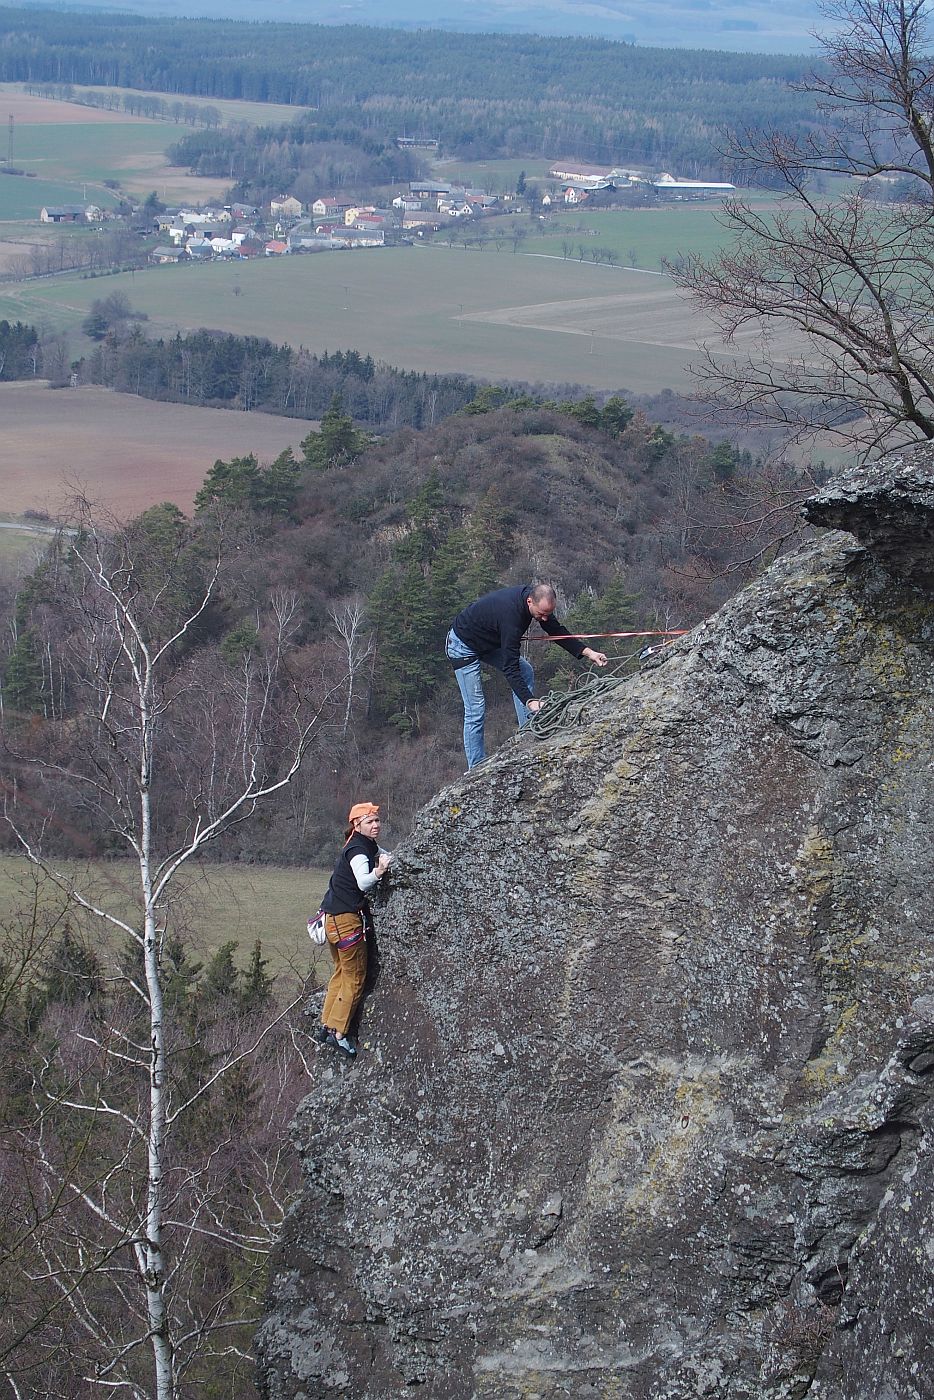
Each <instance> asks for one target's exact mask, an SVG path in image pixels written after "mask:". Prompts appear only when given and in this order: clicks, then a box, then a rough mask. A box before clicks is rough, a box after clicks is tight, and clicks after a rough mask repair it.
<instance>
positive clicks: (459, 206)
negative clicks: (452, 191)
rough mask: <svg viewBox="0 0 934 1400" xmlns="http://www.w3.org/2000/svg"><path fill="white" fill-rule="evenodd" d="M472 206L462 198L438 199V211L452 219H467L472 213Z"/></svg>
mask: <svg viewBox="0 0 934 1400" xmlns="http://www.w3.org/2000/svg"><path fill="white" fill-rule="evenodd" d="M473 212H474V211H473V207H472V206H471V205H470V204H468V203H467V201H466V200H464V199H459V198H455V197H454V196H453V195H452V196H451V198H450V199H439V200H438V213H439V214H447V215H448V216H449V218H452V219H467V218H469V217H470V215H471V214H472V213H473Z"/></svg>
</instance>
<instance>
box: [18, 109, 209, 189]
mask: <svg viewBox="0 0 934 1400" xmlns="http://www.w3.org/2000/svg"><path fill="white" fill-rule="evenodd" d="M188 129H189V128H187V127H177V126H175V125H173V124H172V123H170V122H141V121H135V122H130V121H126V122H121V121H114V122H112V123H103V122H102V123H98V124H92V123H90V122H89V123H87V124H85V123H83V122H80V121H71V122H66V123H62V124H61V125H59V124H57V123H56V124H55V125H52V124H48V125H41V126H40V125H36V126H25V125H21V126H19V127H18V128H17V131H16V159H15V162H14V163H15V164H16V165H22V166H24V167H25V168H26V169H27V170H34V171H35V172H36V174H37V175H38V176H39V177H40V178H41V179H50V180H67V181H68V182H69V183H70V184H71V185H72V186H75V185H77V184H78V183H79V182H82V181H87V182H88V183H89V184H90V183H102V182H103V181H104V180H108V179H116V180H120V179H122V177H123V176H124V175H125V174H127V173H129V174H138V173H140V172H141V171H142V170H144V169H145V168H146V167H147V165H149V164H152V162H153V160H154V158H159V159H160V160H161V158H162V157H164V155H165V152H166V149H167V148H168V147H169V146H171V145H172V144H173V142H175V141H177V140H178V139H179V136H180V135H183V134H184V133H185V132H186V131H187V130H188Z"/></svg>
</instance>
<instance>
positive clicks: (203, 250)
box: [185, 234, 214, 262]
mask: <svg viewBox="0 0 934 1400" xmlns="http://www.w3.org/2000/svg"><path fill="white" fill-rule="evenodd" d="M185 252H186V253H187V254H188V256H189V257H190V258H195V259H196V260H200V261H202V262H204V261H206V260H207V259H208V258H210V257H213V255H214V253H213V249H212V248H211V240H210V238H202V237H201V235H200V234H193V235H192V237H191V238H189V240H188V242H187V243H186V244H185Z"/></svg>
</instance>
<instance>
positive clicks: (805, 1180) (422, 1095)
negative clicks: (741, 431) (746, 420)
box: [259, 447, 934, 1400]
mask: <svg viewBox="0 0 934 1400" xmlns="http://www.w3.org/2000/svg"><path fill="white" fill-rule="evenodd" d="M887 461H888V465H887V466H886V463H885V462H883V463H882V464H879V465H877V467H876V468H874V469H872V471H871V472H867V473H865V474H864V475H863V476H862V477H860V476H859V475H858V474H852V475H851V476H850V477H848V478H844V480H843V482H842V483H841V484H838V485H836V486H835V487H834V488H831V489H828V491H825V492H822V493H821V494H820V495H819V496H818V497H817V498H815V499H814V501H813V502H812V503H810V504H809V506H808V515H809V518H810V519H811V520H812V521H814V522H820V523H825V524H833V525H837V526H839V525H843V526H845V528H846V530H847V531H852V533H842V532H841V531H840V530H839V529H835V530H833V531H831V532H829V533H825V534H821V535H819V536H818V537H816V538H814V539H812V540H810V541H809V542H807V543H806V544H804V545H803V546H802V547H801V548H800V549H798V550H797V551H796V552H795V553H793V554H790V555H788V556H787V557H784V558H782V559H780V560H779V561H778V562H777V563H776V564H775V565H774V566H773V567H772V568H771V569H770V570H769V571H768V572H767V573H765V574H764V575H763V576H762V577H760V578H759V579H758V580H756V581H755V582H754V583H753V584H752V585H751V586H750V587H748V588H747V589H745V590H744V591H743V592H742V593H741V594H739V595H738V596H737V597H735V598H734V599H733V600H732V601H731V602H730V603H729V604H728V605H727V606H726V607H724V608H723V609H722V610H721V611H720V612H719V613H718V614H717V615H716V616H714V617H713V618H711V619H709V620H708V621H707V622H706V623H704V624H703V625H702V626H700V627H698V628H696V629H695V630H694V632H693V633H691V635H690V636H688V637H686V638H684V639H682V640H681V641H680V642H678V643H677V644H675V645H673V646H672V647H670V648H668V649H666V651H665V653H664V655H663V656H662V658H661V659H660V660H659V661H658V662H656V663H654V664H650V665H649V666H648V667H647V668H646V669H645V670H644V671H643V672H642V673H640V674H639V675H638V676H636V677H634V679H633V680H632V682H631V683H630V684H629V685H628V686H626V687H625V688H624V689H623V690H621V691H619V692H617V693H615V694H614V695H613V696H612V697H609V698H607V699H606V700H605V701H603V702H601V703H600V704H595V705H594V707H593V709H592V712H591V713H590V715H589V716H588V723H587V724H586V725H584V726H582V727H581V728H579V729H577V730H576V731H575V732H574V733H573V734H568V735H565V736H562V737H559V738H553V739H549V740H547V741H546V742H544V743H536V742H534V741H533V740H532V739H530V737H529V736H527V735H520V736H518V737H517V738H516V739H515V740H513V741H510V742H509V743H508V744H507V745H506V746H505V747H504V748H503V749H502V750H501V751H500V753H499V754H497V755H496V756H495V757H494V758H493V759H491V760H490V761H489V762H488V763H487V764H485V765H484V766H483V767H482V768H480V769H478V770H475V771H474V772H473V773H471V774H470V775H468V776H467V777H465V778H464V779H463V780H462V781H461V782H459V783H458V784H456V785H453V786H452V787H450V788H447V789H446V790H445V791H443V792H441V793H439V794H438V796H437V798H436V799H435V801H434V802H433V803H432V804H431V805H430V806H429V807H427V808H426V809H425V810H424V811H423V813H422V814H421V816H420V818H419V821H418V823H417V825H416V828H415V830H414V832H413V833H412V836H411V838H410V839H409V840H408V841H407V842H406V843H405V844H404V845H403V847H402V848H401V849H400V852H399V867H398V871H397V873H396V874H395V875H394V877H393V881H394V887H393V890H392V892H391V893H390V895H389V897H388V898H387V899H386V901H385V902H384V904H383V905H382V906H381V908H380V909H379V910H378V921H377V928H378V938H379V946H380V953H381V971H380V977H379V981H378V983H377V985H376V987H375V988H374V990H373V992H372V994H371V995H370V997H369V999H368V1002H367V1006H366V1011H365V1016H364V1021H363V1026H362V1053H361V1056H360V1060H359V1062H358V1064H356V1065H355V1066H353V1067H352V1068H347V1067H345V1066H343V1065H341V1064H339V1063H337V1062H336V1061H335V1060H334V1059H333V1058H329V1057H328V1054H327V1052H322V1053H321V1054H320V1055H319V1056H318V1057H317V1059H316V1061H315V1071H316V1078H315V1081H314V1084H313V1087H312V1092H311V1093H310V1094H309V1096H308V1098H307V1099H306V1100H305V1102H304V1103H303V1105H302V1107H301V1109H300V1112H299V1115H298V1118H297V1121H296V1124H295V1141H296V1145H297V1147H298V1150H299V1152H300V1153H301V1157H302V1162H303V1166H304V1172H305V1182H306V1185H305V1190H304V1193H303V1195H302V1197H301V1199H300V1200H299V1201H298V1202H297V1203H296V1205H295V1206H294V1208H293V1210H292V1211H291V1213H290V1215H289V1217H288V1219H287V1221H286V1224H285V1227H284V1230H283V1234H282V1239H281V1241H280V1244H279V1247H278V1250H277V1254H276V1257H275V1259H274V1263H273V1269H272V1274H271V1286H270V1295H269V1306H268V1314H267V1318H266V1321H265V1323H264V1325H263V1327H262V1329H261V1333H260V1337H259V1356H260V1377H261V1384H262V1386H263V1387H264V1393H265V1394H266V1395H267V1396H268V1397H269V1398H270V1400H287V1398H288V1400H299V1397H304V1398H305V1400H311V1397H337V1396H344V1397H354V1400H388V1397H397V1396H399V1395H401V1394H407V1393H409V1390H410V1388H411V1389H413V1390H414V1389H417V1390H418V1391H419V1393H421V1394H425V1395H430V1396H435V1397H449V1398H450V1400H460V1397H464V1400H466V1397H474V1396H477V1397H490V1400H493V1397H495V1400H519V1397H527V1398H529V1400H530V1398H531V1397H534V1396H537V1397H541V1398H542V1400H544V1398H545V1397H549V1400H550V1397H556V1396H573V1397H575V1400H578V1398H579V1397H587V1396H594V1397H596V1396H599V1397H619V1398H620V1400H687V1397H692V1400H693V1397H695V1396H698V1395H702V1396H708V1397H722V1400H727V1397H729V1400H740V1397H743V1398H744V1400H772V1398H773V1397H774V1400H779V1397H782V1400H785V1398H787V1400H791V1397H796V1396H804V1395H805V1394H806V1395H808V1396H809V1397H812V1400H881V1397H886V1400H926V1397H930V1396H931V1395H932V1393H934V1391H932V1383H931V1379H930V1378H931V1376H932V1375H934V1343H932V1341H931V1339H930V1332H931V1327H930V1319H931V1317H932V1314H934V1248H932V1245H931V1240H932V1238H934V1205H932V1202H934V1191H932V1185H934V1183H932V1151H931V1132H932V1102H931V1086H932V1082H934V995H932V992H934V983H932V962H934V953H932V939H931V934H932V923H934V918H932V912H931V903H932V901H931V897H930V883H931V869H932V863H934V862H932V857H934V831H932V815H931V814H932V810H934V801H932V799H934V777H932V774H934V592H932V589H934V569H931V535H930V530H931V524H930V519H929V518H928V516H927V515H926V514H925V512H929V511H934V455H932V451H931V449H929V448H926V447H925V448H921V449H919V450H918V451H917V452H916V453H915V454H914V455H911V454H908V453H905V454H900V455H899V456H898V457H897V458H895V459H887ZM925 521H927V523H925ZM893 522H894V524H893ZM915 527H917V530H918V531H919V532H920V534H919V535H918V537H916V535H915ZM854 534H855V535H856V536H857V539H856V540H854V538H853V535H854ZM906 535H907V540H906ZM899 540H900V541H901V542H900V543H898V541H899ZM909 555H910V556H911V557H910V559H909V558H908V556H909ZM925 559H926V560H927V562H926V563H925ZM929 570H930V576H929V572H928V571H929ZM452 703H453V698H452Z"/></svg>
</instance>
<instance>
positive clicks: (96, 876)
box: [0, 854, 331, 976]
mask: <svg viewBox="0 0 934 1400" xmlns="http://www.w3.org/2000/svg"><path fill="white" fill-rule="evenodd" d="M62 868H63V870H64V871H65V873H66V875H68V876H69V877H71V878H73V879H75V881H76V883H78V882H80V884H79V887H80V888H81V889H82V890H90V891H91V892H92V897H93V898H94V899H97V900H99V901H100V903H101V907H103V908H104V909H106V910H107V911H108V912H109V913H112V914H114V915H116V916H117V917H118V918H123V919H125V920H126V921H127V922H128V923H132V922H133V911H134V908H135V907H136V905H135V902H134V890H135V888H136V887H138V882H139V868H138V867H137V866H135V865H134V864H133V863H132V862H131V861H129V860H114V861H96V862H94V863H92V864H90V865H78V864H75V863H73V862H72V863H64V864H63V867H62ZM330 873H331V872H330V871H329V870H319V869H313V868H309V869H301V868H296V867H281V866H268V865H267V866H248V867H247V866H239V865H204V866H201V867H199V868H198V869H197V870H192V871H190V872H189V873H187V874H185V875H184V876H183V877H181V878H180V880H179V882H178V883H177V884H176V885H175V886H174V892H173V895H172V898H171V900H170V902H169V908H168V928H169V931H170V932H177V933H179V934H181V935H182V936H183V937H184V939H185V941H186V943H187V944H188V946H189V947H190V948H191V949H192V952H193V955H194V956H195V957H196V958H197V959H198V960H199V961H205V960H206V959H207V958H209V957H210V956H211V954H212V953H214V952H216V951H217V949H218V948H220V947H221V946H222V945H223V944H224V943H227V942H230V941H234V942H236V944H237V950H236V952H235V954H234V959H235V961H236V963H237V965H238V966H240V967H244V966H245V965H246V963H247V961H248V959H249V957H250V954H251V952H252V950H253V944H254V943H255V942H256V940H257V938H258V939H260V941H261V942H262V945H263V956H264V957H266V958H267V959H268V961H269V971H270V972H274V973H277V974H285V973H287V972H288V971H289V970H292V971H294V972H295V973H297V974H298V975H299V976H305V975H306V974H307V973H308V971H309V970H310V968H311V967H312V964H313V961H314V958H315V956H316V955H315V954H314V953H313V950H312V946H311V944H310V942H309V940H308V934H307V933H306V931H305V920H306V919H307V918H308V915H309V914H311V913H314V911H315V910H316V909H317V908H318V905H319V904H320V902H321V899H322V897H323V895H324V892H325V890H326V889H327V884H328V878H329V876H330ZM35 900H37V902H38V906H39V908H40V910H41V911H44V913H45V914H46V915H51V916H52V917H59V918H60V917H61V916H62V911H63V907H64V902H63V895H62V894H61V892H60V891H59V890H57V889H56V887H55V886H54V885H52V884H51V882H48V881H41V882H40V884H39V886H38V894H37V887H36V885H35V882H34V879H33V875H32V868H31V867H30V865H29V864H28V862H27V861H26V860H24V859H23V858H22V857H20V856H17V855H13V854H4V855H0V925H3V926H5V927H8V928H11V927H14V926H16V925H17V924H18V923H21V922H22V921H23V920H28V919H29V918H30V917H31V910H32V908H33V903H34V901H35ZM68 919H69V922H70V923H71V925H72V927H74V928H76V929H77V930H80V931H81V932H82V933H83V934H85V935H86V936H87V937H88V939H89V940H90V941H91V942H92V944H93V945H94V946H96V947H101V946H103V947H104V948H106V949H109V950H111V951H112V952H116V951H118V950H119V949H120V948H121V947H122V946H123V937H122V935H121V934H120V932H119V930H114V931H112V932H105V933H104V934H103V935H102V932H101V929H102V927H103V925H102V924H101V921H100V920H99V919H97V918H95V917H94V916H93V915H90V914H85V913H82V912H81V911H80V910H76V909H73V910H72V911H71V912H70V913H69V914H68ZM325 965H326V964H322V966H325Z"/></svg>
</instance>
